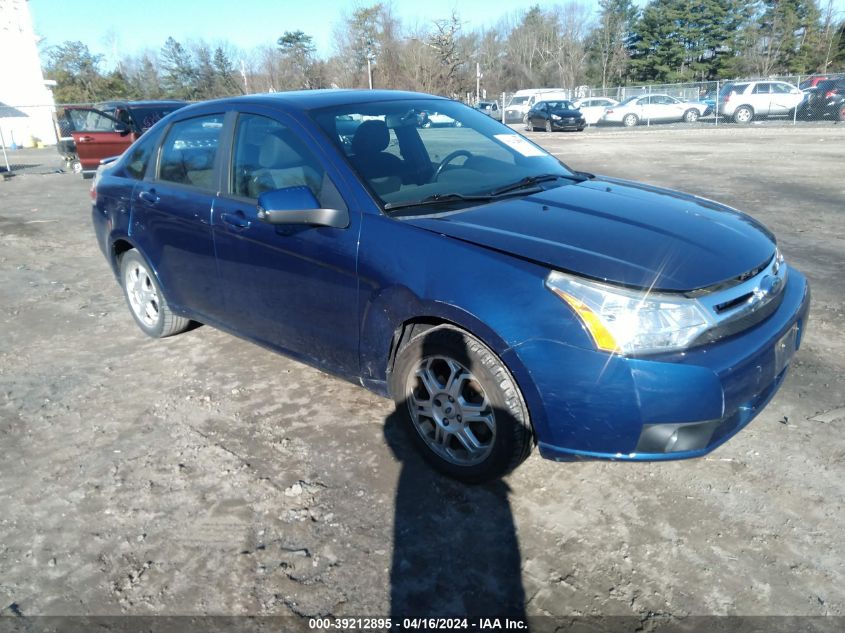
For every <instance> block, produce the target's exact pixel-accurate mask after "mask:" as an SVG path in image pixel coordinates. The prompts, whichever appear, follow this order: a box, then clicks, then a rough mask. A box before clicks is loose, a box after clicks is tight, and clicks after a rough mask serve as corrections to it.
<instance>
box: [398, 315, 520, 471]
mask: <svg viewBox="0 0 845 633" xmlns="http://www.w3.org/2000/svg"><path fill="white" fill-rule="evenodd" d="M390 388H391V393H392V394H393V397H394V400H395V401H396V408H397V411H398V412H399V413H400V415H402V416H403V418H405V420H406V425H405V428H406V430H407V431H408V433H409V434H410V435H411V438H412V440H413V442H414V443H415V445H416V446H417V448H418V449H419V450H420V451H421V453H422V455H423V457H424V458H425V459H426V460H427V461H428V462H429V463H430V464H431V465H432V466H434V468H436V469H437V470H439V471H440V472H442V473H444V474H446V475H448V476H450V477H453V478H455V479H459V480H461V481H464V482H467V483H480V482H483V481H489V480H491V479H495V478H497V477H501V476H502V475H504V474H506V473H508V472H510V471H511V470H513V469H514V468H516V467H517V466H518V465H519V464H521V463H522V462H523V461H524V460H525V459H526V458H527V457H528V455H529V453H530V452H531V448H532V446H533V435H532V432H531V425H530V422H529V417H528V410H527V408H526V406H525V403H524V401H523V399H522V395H521V394H520V391H519V388H518V387H517V385H516V382H515V381H514V379H513V377H512V376H511V375H510V372H509V371H508V370H507V368H506V367H505V366H504V364H503V363H502V361H501V360H499V358H498V357H497V356H496V355H495V354H494V353H493V352H492V351H491V350H490V349H489V348H488V347H487V346H486V345H484V344H483V343H482V342H481V341H479V340H478V339H477V338H475V337H474V336H472V335H470V334H468V333H466V332H464V331H462V330H458V329H456V328H453V327H450V326H440V327H435V328H432V329H430V330H427V331H425V332H422V333H420V334H418V335H416V336H414V337H413V338H412V339H411V340H410V341H408V343H407V344H406V345H404V346H403V347H402V348H401V349H400V350H399V352H398V353H397V356H396V362H395V364H394V368H393V371H392V373H391V376H390Z"/></svg>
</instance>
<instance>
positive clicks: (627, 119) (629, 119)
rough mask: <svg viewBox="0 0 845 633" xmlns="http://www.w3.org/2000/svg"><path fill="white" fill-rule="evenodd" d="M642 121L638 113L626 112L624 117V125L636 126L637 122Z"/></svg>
mask: <svg viewBox="0 0 845 633" xmlns="http://www.w3.org/2000/svg"><path fill="white" fill-rule="evenodd" d="M639 122H640V117H638V116H637V115H636V114H626V115H625V116H624V117H622V125H624V126H625V127H636V125H637V123H639Z"/></svg>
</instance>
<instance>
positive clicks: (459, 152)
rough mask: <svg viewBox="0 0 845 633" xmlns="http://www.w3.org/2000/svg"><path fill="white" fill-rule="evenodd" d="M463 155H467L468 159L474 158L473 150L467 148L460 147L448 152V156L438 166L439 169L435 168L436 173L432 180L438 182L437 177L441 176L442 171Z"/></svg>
mask: <svg viewBox="0 0 845 633" xmlns="http://www.w3.org/2000/svg"><path fill="white" fill-rule="evenodd" d="M461 156H465V157H466V158H467V160H469V159H470V158H472V152H470V151H468V150H465V149H458V150H455V151H454V152H452V153H451V154H447V155H446V157H445V158H444V159H443V160H441V161H440V164H439V165H438V166H437V169H435V170H434V175H433V176H432V177H431V182H437V179H438V178H439V177H440V174H441V172H442V171H443V169H444V168H445V167H446V165H448V164H449V163H451V162H452V161H453V160H455V159H456V158H460V157H461Z"/></svg>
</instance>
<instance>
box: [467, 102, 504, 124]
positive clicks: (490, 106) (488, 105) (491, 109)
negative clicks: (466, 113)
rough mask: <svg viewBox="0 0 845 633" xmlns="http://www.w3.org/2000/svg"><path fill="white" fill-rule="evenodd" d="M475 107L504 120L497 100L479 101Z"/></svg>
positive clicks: (490, 115) (499, 119) (498, 119)
mask: <svg viewBox="0 0 845 633" xmlns="http://www.w3.org/2000/svg"><path fill="white" fill-rule="evenodd" d="M473 107H474V108H475V109H476V110H481V111H482V112H483V113H484V114H486V115H487V116H489V117H492V118H494V119H496V120H497V121H501V120H502V111H501V110H500V109H499V104H498V103H497V102H496V101H479V102H478V103H476V104H475V106H473Z"/></svg>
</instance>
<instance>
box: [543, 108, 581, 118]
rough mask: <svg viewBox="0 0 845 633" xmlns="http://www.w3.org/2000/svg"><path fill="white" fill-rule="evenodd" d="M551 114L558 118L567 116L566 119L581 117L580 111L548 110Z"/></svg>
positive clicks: (566, 109) (567, 109)
mask: <svg viewBox="0 0 845 633" xmlns="http://www.w3.org/2000/svg"><path fill="white" fill-rule="evenodd" d="M549 112H551V113H552V114H557V115H558V116H567V117H570V116H571V117H578V116H581V111H580V110H570V109H569V108H554V109H552V110H549Z"/></svg>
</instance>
